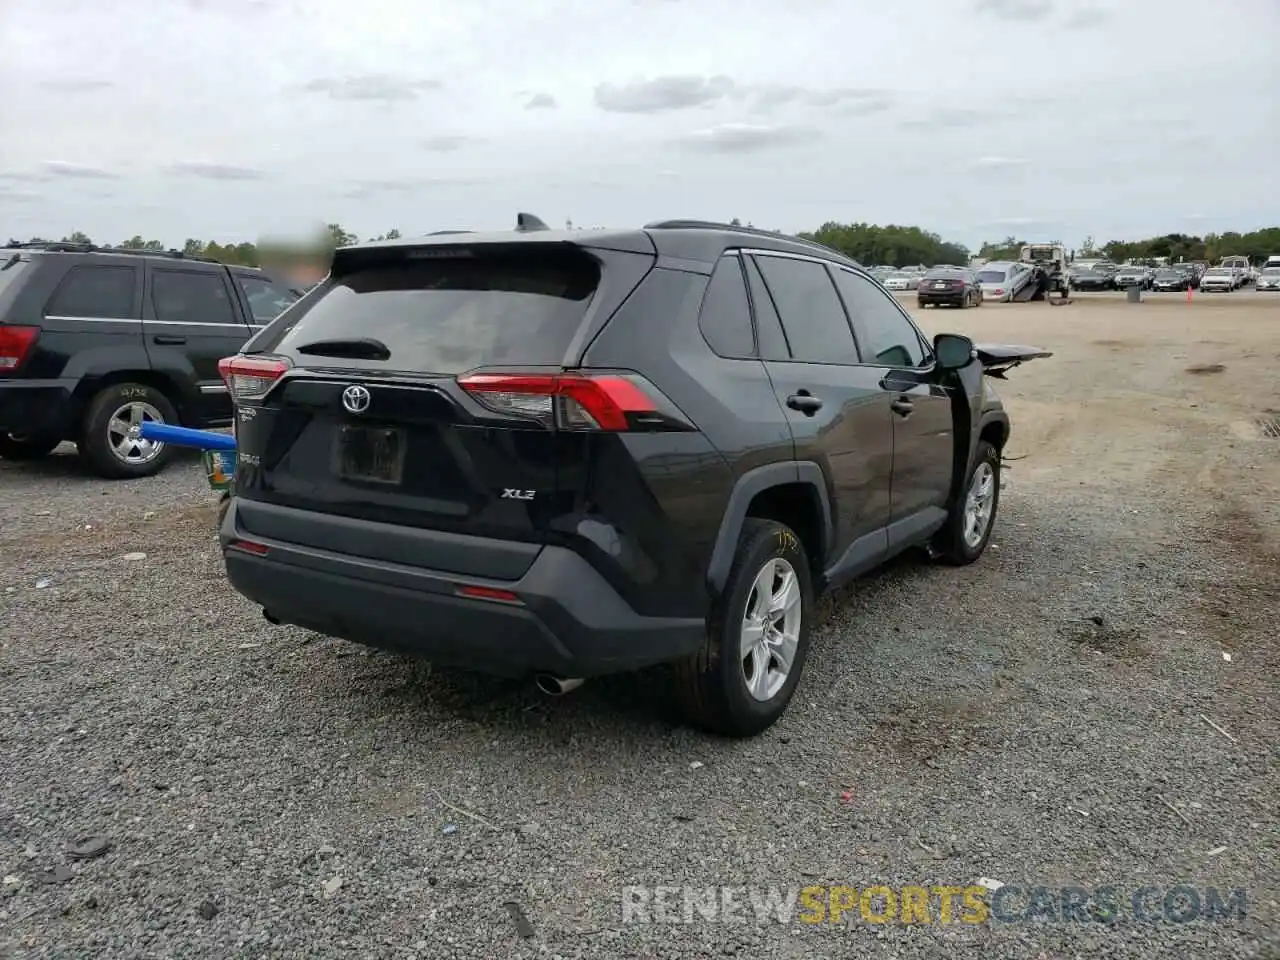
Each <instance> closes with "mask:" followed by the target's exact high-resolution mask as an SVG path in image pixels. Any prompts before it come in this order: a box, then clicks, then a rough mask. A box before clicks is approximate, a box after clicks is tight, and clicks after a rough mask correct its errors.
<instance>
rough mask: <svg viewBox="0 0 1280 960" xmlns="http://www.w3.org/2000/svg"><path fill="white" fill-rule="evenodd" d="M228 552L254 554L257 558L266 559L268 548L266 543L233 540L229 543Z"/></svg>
mask: <svg viewBox="0 0 1280 960" xmlns="http://www.w3.org/2000/svg"><path fill="white" fill-rule="evenodd" d="M227 549H228V550H242V551H244V552H245V553H252V554H253V555H254V556H255V557H265V556H266V555H267V550H268V547H267V545H266V544H265V543H255V542H254V541H252V540H231V541H229V542H228V543H227Z"/></svg>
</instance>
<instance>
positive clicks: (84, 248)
mask: <svg viewBox="0 0 1280 960" xmlns="http://www.w3.org/2000/svg"><path fill="white" fill-rule="evenodd" d="M5 249H6V250H54V251H58V252H65V253H90V252H92V251H94V250H97V249H98V248H97V247H95V246H94V245H93V244H92V243H72V242H71V241H70V240H28V241H27V242H26V243H11V244H9V245H8V246H6V247H5Z"/></svg>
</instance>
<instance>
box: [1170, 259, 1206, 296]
mask: <svg viewBox="0 0 1280 960" xmlns="http://www.w3.org/2000/svg"><path fill="white" fill-rule="evenodd" d="M1173 269H1174V270H1177V271H1178V272H1179V273H1185V274H1186V275H1187V283H1188V285H1189V286H1190V287H1191V289H1192V290H1199V289H1200V277H1201V276H1202V275H1203V274H1204V268H1203V267H1201V266H1200V264H1198V263H1176V264H1174V266H1173Z"/></svg>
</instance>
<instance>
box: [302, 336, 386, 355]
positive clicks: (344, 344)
mask: <svg viewBox="0 0 1280 960" xmlns="http://www.w3.org/2000/svg"><path fill="white" fill-rule="evenodd" d="M295 349H296V350H297V351H298V353H305V354H309V355H310V356H313V357H348V358H350V359H352V360H390V359H391V348H390V347H388V346H387V345H386V344H385V343H383V342H382V341H381V340H374V339H373V338H372V337H358V338H353V339H350V340H316V341H314V342H312V343H304V344H303V345H302V346H300V347H296V348H295Z"/></svg>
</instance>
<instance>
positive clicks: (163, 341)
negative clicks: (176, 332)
mask: <svg viewBox="0 0 1280 960" xmlns="http://www.w3.org/2000/svg"><path fill="white" fill-rule="evenodd" d="M151 342H152V343H158V344H160V345H161V346H165V347H180V346H182V344H184V343H186V342H187V338H186V337H173V336H155V337H152V338H151Z"/></svg>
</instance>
